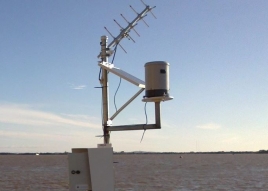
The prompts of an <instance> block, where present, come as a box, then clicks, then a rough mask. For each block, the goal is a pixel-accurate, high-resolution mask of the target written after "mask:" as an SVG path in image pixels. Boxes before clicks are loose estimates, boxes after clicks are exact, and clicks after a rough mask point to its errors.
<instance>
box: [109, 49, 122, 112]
mask: <svg viewBox="0 0 268 191" xmlns="http://www.w3.org/2000/svg"><path fill="white" fill-rule="evenodd" d="M117 45H118V44H116V45H115V48H114V55H113V59H112V63H111V64H113V63H114V58H115V55H116V50H117ZM120 85H121V78H120V80H119V84H118V86H117V89H116V91H115V93H114V107H115V111H117V106H116V102H115V98H116V94H117V92H118V90H119V88H120Z"/></svg>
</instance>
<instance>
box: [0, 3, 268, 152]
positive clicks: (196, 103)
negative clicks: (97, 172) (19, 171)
mask: <svg viewBox="0 0 268 191" xmlns="http://www.w3.org/2000/svg"><path fill="white" fill-rule="evenodd" d="M146 3H147V4H149V5H150V6H154V5H155V6H156V9H154V14H155V15H156V17H157V19H154V18H153V17H152V16H151V15H150V14H148V16H147V17H146V18H145V20H146V22H147V23H148V24H149V25H150V27H149V28H148V27H147V26H145V25H144V24H143V23H142V22H139V24H138V25H137V26H136V30H137V31H138V32H139V34H140V35H141V37H138V36H137V35H136V34H135V33H133V32H132V33H131V36H132V37H133V38H134V39H135V41H136V43H133V42H131V41H129V40H127V39H124V40H123V41H122V43H121V44H122V46H123V47H124V48H125V49H126V50H127V52H128V53H127V54H125V53H124V52H123V51H122V50H121V49H120V48H118V51H117V54H116V57H115V61H114V64H115V65H116V66H117V67H119V68H121V69H123V70H125V71H127V72H129V73H131V74H133V75H134V76H137V77H139V78H141V79H144V64H145V63H146V62H149V61H154V60H164V61H167V62H169V63H170V88H171V90H170V93H171V95H172V96H174V97H175V99H174V100H172V101H168V102H164V103H162V104H161V106H162V129H161V130H147V131H146V133H145V136H144V139H143V141H142V143H140V139H141V136H142V133H143V132H142V131H129V132H112V133H111V142H112V144H113V147H114V150H115V151H121V150H124V151H138V150H139V151H140V150H142V151H167V152H168V151H174V152H187V151H244V150H252V151H257V150H260V149H268V148H267V145H268V86H267V84H268V77H267V73H268V53H267V52H268V35H267V34H268V25H267V21H268V12H267V9H268V2H267V1H264V0H263V1H261V0H257V1H247V0H243V1H242V0H237V1H231V0H226V1H220V0H215V1H186V0H185V1H177V0H169V1H160V0H159V1H153V0H146ZM130 4H131V5H132V6H133V7H134V8H135V9H136V10H137V11H139V12H140V11H142V10H143V9H144V6H143V4H142V3H140V1H130V0H125V1H119V0H111V1H104V0H99V1H93V0H91V1H89V0H88V1H83V0H81V1H69V0H65V1H63V0H59V1H52V0H47V1H33V0H23V1H16V0H9V1H4V0H0V26H1V27H0V42H1V43H0V88H1V93H0V152H58V151H59V152H63V151H70V150H71V148H87V147H88V148H90V147H96V145H97V144H98V143H102V139H100V138H97V137H95V136H96V135H101V134H102V128H101V90H100V89H96V88H94V87H96V86H100V85H99V81H98V72H99V67H98V65H97V62H98V58H97V55H98V54H99V52H100V45H99V42H100V37H101V36H102V35H108V33H107V32H106V31H105V30H104V26H106V27H107V28H108V29H109V30H110V31H111V33H112V34H114V35H115V36H116V35H117V34H118V33H119V28H118V26H117V25H116V24H115V23H114V22H113V19H116V20H117V21H118V22H119V23H120V24H121V25H122V26H126V23H125V21H124V20H123V19H122V18H121V16H120V14H121V13H122V14H123V15H124V16H125V17H126V18H127V19H128V20H129V21H131V20H132V19H133V18H134V17H135V16H136V15H135V14H134V13H133V11H132V10H131V9H130V8H129V5H130ZM108 36H109V35H108ZM111 40H112V37H111V36H109V42H111ZM110 61H111V58H110ZM109 81H110V114H111V115H112V114H113V113H114V111H115V108H114V105H113V99H114V94H115V91H116V88H117V85H118V83H119V78H118V77H116V76H114V75H112V74H111V75H110V76H109ZM137 91H138V89H137V87H135V86H133V85H131V84H129V83H128V82H126V81H122V84H121V87H120V89H119V91H118V93H117V96H116V105H117V107H119V106H120V105H122V104H123V103H124V102H125V101H127V100H128V98H130V97H131V96H132V95H133V94H134V93H136V92H137ZM143 94H144V93H143ZM143 94H142V95H143ZM142 95H141V96H140V97H138V98H137V99H136V100H135V101H134V102H133V103H132V104H131V105H130V106H128V107H127V108H126V109H125V110H124V111H123V112H122V113H120V115H119V116H118V117H117V118H116V119H115V120H114V121H113V124H114V125H123V124H143V123H145V122H146V119H145V114H144V103H143V102H142V101H141V99H142ZM147 113H148V119H149V122H150V123H153V122H154V107H153V104H152V103H148V104H147Z"/></svg>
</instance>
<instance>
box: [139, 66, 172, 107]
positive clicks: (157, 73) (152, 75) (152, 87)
mask: <svg viewBox="0 0 268 191" xmlns="http://www.w3.org/2000/svg"><path fill="white" fill-rule="evenodd" d="M144 67H145V96H144V99H143V101H154V102H157V101H161V100H170V99H172V97H170V96H169V63H168V62H165V61H153V62H147V63H146V64H145V65H144Z"/></svg>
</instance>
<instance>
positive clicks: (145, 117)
mask: <svg viewBox="0 0 268 191" xmlns="http://www.w3.org/2000/svg"><path fill="white" fill-rule="evenodd" d="M146 105H147V102H145V105H144V113H145V118H146V123H145V124H144V125H143V129H144V131H143V134H142V137H141V141H140V143H141V142H142V140H143V136H144V134H145V131H146V128H144V127H145V125H147V123H148V117H147V111H146Z"/></svg>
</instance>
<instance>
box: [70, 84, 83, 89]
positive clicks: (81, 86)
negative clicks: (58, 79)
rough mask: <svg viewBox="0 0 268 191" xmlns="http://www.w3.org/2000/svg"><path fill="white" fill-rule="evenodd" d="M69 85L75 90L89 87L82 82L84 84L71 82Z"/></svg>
mask: <svg viewBox="0 0 268 191" xmlns="http://www.w3.org/2000/svg"><path fill="white" fill-rule="evenodd" d="M69 86H70V88H71V89H74V90H83V89H85V88H86V87H87V86H86V85H85V84H82V85H74V84H69Z"/></svg>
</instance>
